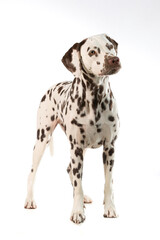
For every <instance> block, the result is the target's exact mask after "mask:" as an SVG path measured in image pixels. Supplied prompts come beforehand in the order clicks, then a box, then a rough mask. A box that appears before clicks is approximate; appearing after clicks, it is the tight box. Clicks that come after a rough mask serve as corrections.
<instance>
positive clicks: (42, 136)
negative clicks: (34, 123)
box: [41, 129, 46, 142]
mask: <svg viewBox="0 0 160 240" xmlns="http://www.w3.org/2000/svg"><path fill="white" fill-rule="evenodd" d="M45 137H46V135H45V131H44V129H41V142H43V140H44V138H45Z"/></svg>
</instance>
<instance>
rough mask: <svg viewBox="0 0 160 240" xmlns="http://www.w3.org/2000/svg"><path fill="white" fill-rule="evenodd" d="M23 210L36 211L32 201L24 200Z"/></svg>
mask: <svg viewBox="0 0 160 240" xmlns="http://www.w3.org/2000/svg"><path fill="white" fill-rule="evenodd" d="M24 208H26V209H36V208H37V205H36V203H35V201H34V200H33V199H26V201H25V204H24Z"/></svg>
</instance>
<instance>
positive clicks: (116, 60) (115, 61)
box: [108, 57, 119, 66]
mask: <svg viewBox="0 0 160 240" xmlns="http://www.w3.org/2000/svg"><path fill="white" fill-rule="evenodd" d="M108 63H109V65H111V66H114V65H117V64H118V63H119V58H118V57H112V58H110V59H109V60H108Z"/></svg>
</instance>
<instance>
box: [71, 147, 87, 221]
mask: <svg viewBox="0 0 160 240" xmlns="http://www.w3.org/2000/svg"><path fill="white" fill-rule="evenodd" d="M71 159H72V161H71V171H72V181H73V191H74V202H73V209H72V213H71V221H73V222H74V223H77V224H79V223H82V222H83V221H84V220H85V215H84V207H83V200H84V196H83V189H82V170H83V149H82V148H80V147H79V146H78V145H74V147H73V149H71Z"/></svg>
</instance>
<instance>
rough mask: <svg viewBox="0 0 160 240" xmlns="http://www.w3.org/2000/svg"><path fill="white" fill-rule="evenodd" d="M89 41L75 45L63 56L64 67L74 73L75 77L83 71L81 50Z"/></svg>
mask: <svg viewBox="0 0 160 240" xmlns="http://www.w3.org/2000/svg"><path fill="white" fill-rule="evenodd" d="M86 40H87V39H85V40H83V41H82V42H80V43H75V44H74V45H73V46H72V47H71V48H70V49H69V50H68V51H67V52H66V53H65V55H64V56H63V58H62V62H63V64H64V66H65V67H66V68H67V69H68V70H69V71H70V72H72V73H73V74H74V75H77V74H78V73H79V72H80V70H81V64H80V48H81V46H82V45H83V44H84V43H85V42H86Z"/></svg>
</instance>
